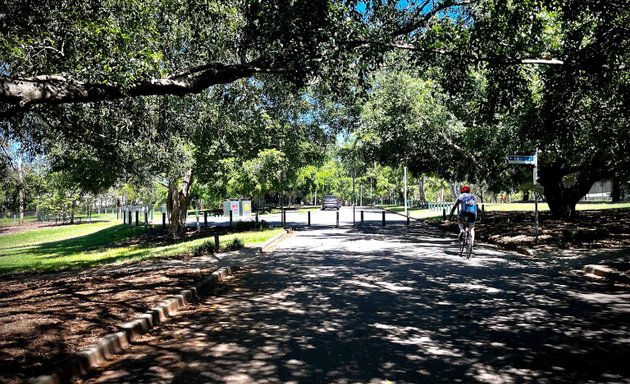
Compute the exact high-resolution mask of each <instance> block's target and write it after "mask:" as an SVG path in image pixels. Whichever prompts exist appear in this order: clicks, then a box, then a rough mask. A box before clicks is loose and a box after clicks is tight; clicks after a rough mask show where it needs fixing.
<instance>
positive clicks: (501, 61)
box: [342, 40, 630, 72]
mask: <svg viewBox="0 0 630 384" xmlns="http://www.w3.org/2000/svg"><path fill="white" fill-rule="evenodd" d="M342 44H344V45H346V46H348V47H351V48H357V49H363V48H369V47H373V46H378V47H381V48H385V49H401V50H408V51H414V52H421V53H429V54H434V55H440V56H450V57H455V58H458V59H461V60H462V61H467V62H470V63H489V64H495V65H502V66H513V65H550V66H563V67H567V68H572V69H579V70H584V71H588V72H614V71H627V70H630V65H628V64H626V63H622V64H619V65H615V66H611V65H607V64H603V65H592V64H582V63H577V62H567V61H565V60H560V59H556V58H543V57H522V58H511V57H500V56H493V57H491V56H478V55H475V54H469V53H463V52H458V51H449V50H446V49H426V48H422V47H420V46H417V45H414V44H408V43H395V42H394V43H388V42H382V41H378V40H351V41H346V42H344V43H342Z"/></svg>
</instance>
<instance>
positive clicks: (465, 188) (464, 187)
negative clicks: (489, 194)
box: [459, 185, 470, 193]
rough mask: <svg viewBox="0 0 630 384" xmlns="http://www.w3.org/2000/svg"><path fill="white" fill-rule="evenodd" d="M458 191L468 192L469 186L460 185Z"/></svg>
mask: <svg viewBox="0 0 630 384" xmlns="http://www.w3.org/2000/svg"><path fill="white" fill-rule="evenodd" d="M459 192H461V193H470V187H469V186H467V185H464V186H462V187H461V188H460V189H459Z"/></svg>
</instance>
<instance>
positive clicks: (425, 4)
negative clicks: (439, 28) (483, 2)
mask: <svg viewBox="0 0 630 384" xmlns="http://www.w3.org/2000/svg"><path fill="white" fill-rule="evenodd" d="M377 1H378V0H377ZM438 3H439V2H437V1H435V0H417V1H416V0H400V1H398V3H397V4H396V9H398V10H399V11H407V12H415V11H416V10H417V8H418V7H422V10H421V13H422V14H426V13H428V12H430V11H431V10H432V9H434V8H435V7H436V6H437V5H438ZM373 4H374V1H362V2H359V3H357V5H356V6H355V10H356V11H358V12H359V13H361V14H362V15H364V16H367V15H366V14H367V12H368V11H369V9H371V8H372V6H373ZM463 16H464V12H463V6H453V7H449V8H447V9H446V10H444V11H442V12H439V13H438V14H437V17H438V18H442V17H448V18H451V19H454V20H456V19H460V18H463Z"/></svg>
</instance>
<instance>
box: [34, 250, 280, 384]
mask: <svg viewBox="0 0 630 384" xmlns="http://www.w3.org/2000/svg"><path fill="white" fill-rule="evenodd" d="M272 240H273V239H272ZM237 269H238V267H234V266H230V267H223V268H219V269H218V270H216V271H214V272H213V273H212V274H211V275H210V276H209V277H208V278H206V279H204V280H202V281H201V282H200V283H199V284H197V285H196V286H195V287H194V288H190V289H186V290H183V291H181V292H180V293H179V294H178V295H175V296H173V297H170V298H168V299H166V300H164V301H163V302H162V303H161V304H160V305H158V306H157V307H154V308H151V309H150V310H149V311H147V312H146V313H144V314H143V315H141V316H140V317H138V318H137V319H135V320H133V321H130V322H128V323H126V324H124V325H123V326H122V327H121V330H120V331H118V332H115V333H112V334H109V335H107V336H104V337H103V338H101V339H100V340H99V341H98V342H97V344H96V345H95V346H94V347H92V348H89V349H86V350H84V351H81V352H79V353H78V354H77V355H76V356H75V357H74V358H71V359H70V360H69V361H67V362H66V363H64V364H63V365H62V367H61V368H59V369H58V370H57V371H56V372H54V373H52V374H50V375H43V376H39V377H36V378H32V379H30V380H29V381H28V382H29V383H30V384H60V383H68V382H70V381H71V380H72V379H73V378H76V377H78V376H81V375H84V374H86V373H87V372H89V371H90V370H92V369H93V368H95V367H96V366H97V365H99V364H102V363H104V362H105V361H107V360H109V359H111V358H113V357H114V355H116V354H120V353H121V352H123V351H124V350H125V349H127V348H128V347H129V345H130V344H131V343H132V342H133V341H134V340H135V339H137V338H138V337H139V336H141V335H143V334H144V333H146V332H147V331H148V330H149V329H151V328H153V327H155V326H158V325H160V324H161V323H162V322H164V321H165V320H166V319H168V318H169V317H171V316H173V315H174V314H175V313H177V311H178V310H180V309H181V308H182V307H183V306H185V305H187V304H189V303H191V302H192V301H193V300H195V299H197V298H198V297H199V296H200V295H202V294H205V293H206V292H208V291H209V290H210V289H211V288H213V287H215V286H216V285H218V284H219V283H220V282H222V281H224V280H226V278H227V277H228V276H230V275H231V274H232V272H233V271H235V270H237Z"/></svg>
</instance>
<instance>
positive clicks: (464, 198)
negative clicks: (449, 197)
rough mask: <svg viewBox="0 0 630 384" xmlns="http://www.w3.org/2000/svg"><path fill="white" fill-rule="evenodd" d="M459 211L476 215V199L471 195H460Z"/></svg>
mask: <svg viewBox="0 0 630 384" xmlns="http://www.w3.org/2000/svg"><path fill="white" fill-rule="evenodd" d="M460 201H461V202H462V204H461V210H462V212H463V213H467V212H470V213H474V214H477V199H475V196H474V195H473V194H471V193H462V194H461V195H460Z"/></svg>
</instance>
